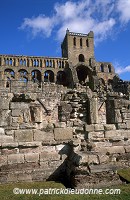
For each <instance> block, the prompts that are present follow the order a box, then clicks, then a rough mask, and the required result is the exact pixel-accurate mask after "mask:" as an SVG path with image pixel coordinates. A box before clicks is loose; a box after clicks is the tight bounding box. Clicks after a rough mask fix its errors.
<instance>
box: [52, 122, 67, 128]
mask: <svg viewBox="0 0 130 200" xmlns="http://www.w3.org/2000/svg"><path fill="white" fill-rule="evenodd" d="M54 127H55V128H66V122H57V123H55V124H54Z"/></svg>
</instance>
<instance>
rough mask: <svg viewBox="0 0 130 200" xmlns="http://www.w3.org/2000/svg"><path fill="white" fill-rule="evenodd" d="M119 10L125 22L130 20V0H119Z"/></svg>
mask: <svg viewBox="0 0 130 200" xmlns="http://www.w3.org/2000/svg"><path fill="white" fill-rule="evenodd" d="M117 10H118V11H119V13H120V20H121V22H123V23H127V22H129V21H130V0H118V2H117Z"/></svg>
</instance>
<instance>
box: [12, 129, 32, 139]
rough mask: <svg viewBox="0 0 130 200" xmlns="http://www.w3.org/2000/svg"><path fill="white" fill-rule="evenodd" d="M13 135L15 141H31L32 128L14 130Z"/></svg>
mask: <svg viewBox="0 0 130 200" xmlns="http://www.w3.org/2000/svg"><path fill="white" fill-rule="evenodd" d="M14 137H15V141H16V142H32V141H33V130H15V132H14Z"/></svg>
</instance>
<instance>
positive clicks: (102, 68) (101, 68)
mask: <svg viewBox="0 0 130 200" xmlns="http://www.w3.org/2000/svg"><path fill="white" fill-rule="evenodd" d="M100 71H101V72H104V65H103V64H101V66H100Z"/></svg>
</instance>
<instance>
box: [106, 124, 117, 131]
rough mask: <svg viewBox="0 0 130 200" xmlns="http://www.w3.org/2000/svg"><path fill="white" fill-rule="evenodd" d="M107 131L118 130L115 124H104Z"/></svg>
mask: <svg viewBox="0 0 130 200" xmlns="http://www.w3.org/2000/svg"><path fill="white" fill-rule="evenodd" d="M104 129H105V131H110V130H116V126H115V124H104Z"/></svg>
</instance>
